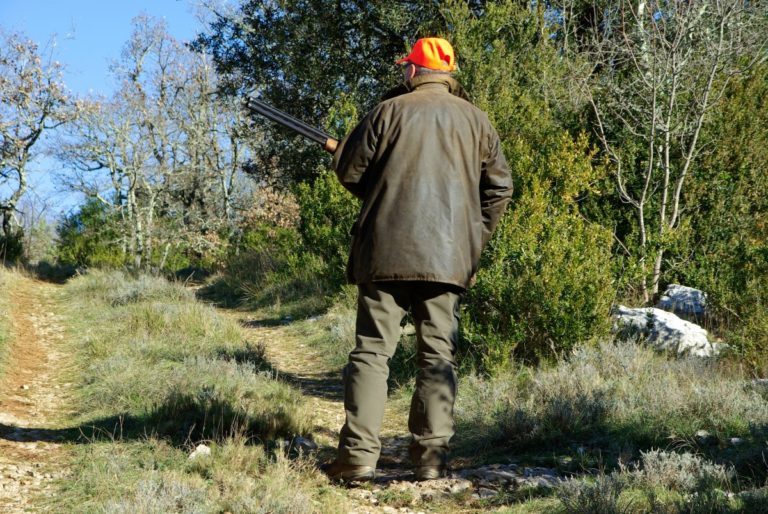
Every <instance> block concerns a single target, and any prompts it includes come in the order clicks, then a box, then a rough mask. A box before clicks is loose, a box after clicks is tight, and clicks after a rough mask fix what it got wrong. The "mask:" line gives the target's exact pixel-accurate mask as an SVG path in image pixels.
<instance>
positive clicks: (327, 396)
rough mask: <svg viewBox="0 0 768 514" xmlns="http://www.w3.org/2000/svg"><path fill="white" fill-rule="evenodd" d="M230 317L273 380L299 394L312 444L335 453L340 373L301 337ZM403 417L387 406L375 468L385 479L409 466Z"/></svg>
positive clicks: (287, 330) (339, 421) (283, 327)
mask: <svg viewBox="0 0 768 514" xmlns="http://www.w3.org/2000/svg"><path fill="white" fill-rule="evenodd" d="M230 315H234V316H235V317H236V319H237V320H238V322H239V323H240V325H241V326H243V327H244V329H245V330H246V333H247V334H248V339H249V340H250V341H253V342H256V343H260V344H262V345H263V347H264V351H265V357H266V359H267V361H269V363H270V364H271V365H272V366H273V368H274V369H275V371H276V372H277V374H278V376H279V377H282V379H284V380H287V381H289V382H290V383H292V384H294V385H295V386H297V387H298V388H300V389H301V390H302V392H303V393H304V395H305V397H306V398H307V400H308V401H309V404H310V406H311V409H312V411H313V413H314V414H315V419H316V422H317V424H316V426H315V430H314V434H315V441H316V442H317V444H318V445H319V446H320V447H321V448H325V449H327V450H330V449H335V448H336V445H337V443H338V440H339V431H340V430H341V427H342V425H343V424H344V393H343V388H342V384H341V371H340V370H338V369H329V368H328V366H327V364H326V363H325V362H324V360H323V358H322V355H321V350H318V349H315V348H312V347H311V346H310V345H307V344H305V343H304V342H303V338H302V337H301V336H299V335H297V334H296V331H295V330H293V329H291V328H290V327H288V326H287V325H283V324H275V323H274V322H269V323H264V322H261V321H259V320H258V319H253V318H251V317H247V316H245V315H242V314H240V315H238V314H237V313H234V314H230ZM400 410H402V409H400ZM404 414H405V413H404V412H400V411H399V410H398V408H397V406H396V405H395V404H394V402H388V404H387V410H386V415H385V418H384V426H383V427H382V434H381V437H382V446H383V447H382V456H381V459H380V461H379V466H380V467H384V468H385V469H389V472H388V474H393V473H395V474H402V473H401V472H399V471H398V468H404V467H405V468H407V467H408V466H407V463H406V462H405V459H407V454H408V452H407V446H408V443H409V440H410V435H409V434H408V432H407V425H406V417H405V415H404Z"/></svg>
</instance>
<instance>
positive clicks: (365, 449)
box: [337, 281, 462, 466]
mask: <svg viewBox="0 0 768 514" xmlns="http://www.w3.org/2000/svg"><path fill="white" fill-rule="evenodd" d="M461 292H462V289H461V288H458V287H456V286H452V285H449V284H441V283H434V282H414V281H402V282H401V281H397V282H375V283H368V284H361V285H359V286H358V293H359V295H358V304H357V323H356V346H355V349H354V350H352V352H351V353H350V354H349V362H348V364H347V366H346V368H345V370H344V409H345V411H346V422H345V424H344V427H343V428H342V429H341V435H340V439H339V452H338V456H337V461H340V462H345V463H348V464H354V465H363V466H376V462H377V461H378V459H379V454H380V451H381V442H380V441H379V430H380V429H381V423H382V420H383V418H384V403H385V402H386V399H387V378H388V376H389V359H390V358H391V357H392V356H393V355H394V353H395V349H396V348H397V343H398V341H399V340H400V332H401V329H400V322H401V321H402V319H403V317H404V316H405V314H406V312H407V311H408V310H409V309H410V310H411V314H412V316H413V319H414V323H415V325H416V337H417V364H418V367H419V372H418V375H417V378H416V391H415V392H414V395H413V398H412V401H411V410H410V415H409V419H408V429H409V430H410V432H411V434H412V436H413V441H412V443H411V446H410V456H411V461H412V462H413V464H414V465H416V466H433V465H444V464H446V462H447V459H448V449H449V441H450V439H451V437H452V436H453V434H454V422H453V404H454V400H455V398H456V360H455V354H456V342H457V339H458V324H459V295H460V293H461Z"/></svg>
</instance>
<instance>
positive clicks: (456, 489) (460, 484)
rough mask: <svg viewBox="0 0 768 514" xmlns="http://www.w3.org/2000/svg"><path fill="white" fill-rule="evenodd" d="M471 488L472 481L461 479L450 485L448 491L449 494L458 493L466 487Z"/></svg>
mask: <svg viewBox="0 0 768 514" xmlns="http://www.w3.org/2000/svg"><path fill="white" fill-rule="evenodd" d="M471 488H472V482H470V481H469V480H462V481H460V482H457V483H455V484H453V485H452V486H451V489H450V492H451V494H460V493H463V492H464V491H466V490H467V489H471Z"/></svg>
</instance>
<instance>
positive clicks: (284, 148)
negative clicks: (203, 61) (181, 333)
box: [193, 0, 443, 181]
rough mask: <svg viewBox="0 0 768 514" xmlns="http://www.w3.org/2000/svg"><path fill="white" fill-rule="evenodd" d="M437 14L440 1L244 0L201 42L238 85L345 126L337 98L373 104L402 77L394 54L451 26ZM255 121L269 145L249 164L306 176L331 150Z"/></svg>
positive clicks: (313, 120)
mask: <svg viewBox="0 0 768 514" xmlns="http://www.w3.org/2000/svg"><path fill="white" fill-rule="evenodd" d="M435 14H436V9H435V6H434V5H432V4H430V3H425V2H419V1H411V0H399V1H397V2H344V3H340V2H335V1H330V0H312V1H310V2H307V1H303V0H286V1H281V2H268V3H265V2H262V1H259V0H243V1H242V2H241V4H240V5H239V7H237V8H236V10H234V11H233V12H229V13H227V14H226V15H224V16H218V17H217V18H216V19H215V20H214V22H213V23H211V25H210V26H209V30H208V31H207V33H205V34H202V35H200V36H199V37H198V39H197V40H196V41H195V42H194V44H193V46H195V47H197V48H200V49H204V50H205V51H207V52H209V53H211V54H212V55H213V59H214V62H215V63H216V66H217V69H218V70H219V72H220V73H221V75H222V77H223V78H224V80H225V82H226V85H227V89H228V90H229V91H230V92H235V93H242V92H243V91H247V90H250V89H255V90H257V91H258V92H259V95H260V97H261V98H262V99H264V100H265V101H266V102H267V103H269V104H270V105H274V106H275V107H277V108H279V109H281V110H284V111H286V112H288V113H290V114H292V115H294V116H296V117H297V118H299V119H302V120H304V121H306V122H308V123H310V124H312V125H315V126H324V125H325V126H328V127H329V128H331V129H337V128H339V127H337V126H336V125H335V124H333V123H327V113H328V112H329V111H331V109H332V106H333V105H334V104H335V103H336V101H337V99H338V98H340V97H342V96H346V97H347V98H348V99H349V100H350V101H351V102H352V103H354V104H355V105H356V106H357V108H358V109H359V111H360V112H367V111H368V110H370V109H371V108H372V107H373V106H374V105H375V103H376V101H377V99H378V98H380V97H381V95H382V94H383V93H384V92H385V91H386V90H387V89H389V87H390V86H391V85H393V84H394V83H395V82H396V81H397V80H398V79H399V77H398V69H397V67H396V66H395V65H394V62H395V61H396V60H397V58H399V57H402V56H403V55H405V53H406V52H407V48H408V46H409V44H410V43H413V41H415V39H416V38H417V37H418V36H419V35H420V34H423V35H432V34H434V33H436V32H439V31H440V30H443V27H441V26H440V25H441V23H443V20H441V19H440V17H438V16H435ZM318 34H322V43H320V44H318V39H317V37H316V35H318ZM404 35H408V36H410V37H412V38H413V39H412V40H411V41H406V38H405V36H404ZM253 121H254V123H256V124H257V126H258V127H259V128H260V129H261V130H262V131H263V133H264V137H265V141H266V144H265V145H263V146H261V147H259V148H256V151H255V155H254V156H253V157H254V158H253V163H252V166H251V167H250V168H249V170H250V171H253V172H254V173H255V174H257V175H260V176H263V175H270V176H272V177H277V178H281V179H286V178H288V179H298V180H300V181H304V180H307V179H311V178H312V177H313V176H314V175H315V174H317V173H318V171H319V169H320V168H319V166H320V164H321V163H322V162H324V161H325V160H326V159H327V156H325V155H324V153H323V152H322V150H320V148H319V147H318V146H317V145H312V146H309V145H307V144H301V142H300V140H299V138H298V137H296V136H295V135H293V134H289V133H288V132H287V131H286V130H285V129H282V128H279V127H277V126H276V125H275V124H274V123H272V122H267V121H265V120H264V119H262V118H261V117H256V118H254V120H253ZM334 135H339V136H341V135H343V134H341V133H339V134H334ZM276 159H277V161H279V163H280V166H279V169H277V170H276V169H275V167H274V164H273V163H274V162H275V160H276Z"/></svg>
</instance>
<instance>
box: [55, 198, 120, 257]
mask: <svg viewBox="0 0 768 514" xmlns="http://www.w3.org/2000/svg"><path fill="white" fill-rule="evenodd" d="M117 223H118V217H117V215H116V213H114V212H110V211H109V207H108V206H107V205H105V204H104V203H103V202H101V201H99V200H95V199H94V200H89V201H87V202H86V203H84V204H83V205H81V206H80V208H79V209H78V210H77V211H76V212H74V213H70V214H67V215H64V216H63V217H62V218H61V220H60V221H59V224H58V226H57V228H56V233H57V239H58V242H57V245H56V257H57V259H58V261H59V262H61V263H62V264H70V265H74V266H102V267H112V268H118V267H122V266H125V265H127V264H129V262H130V258H129V255H128V254H127V253H126V252H125V251H123V249H121V244H120V236H119V235H118V230H117Z"/></svg>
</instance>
